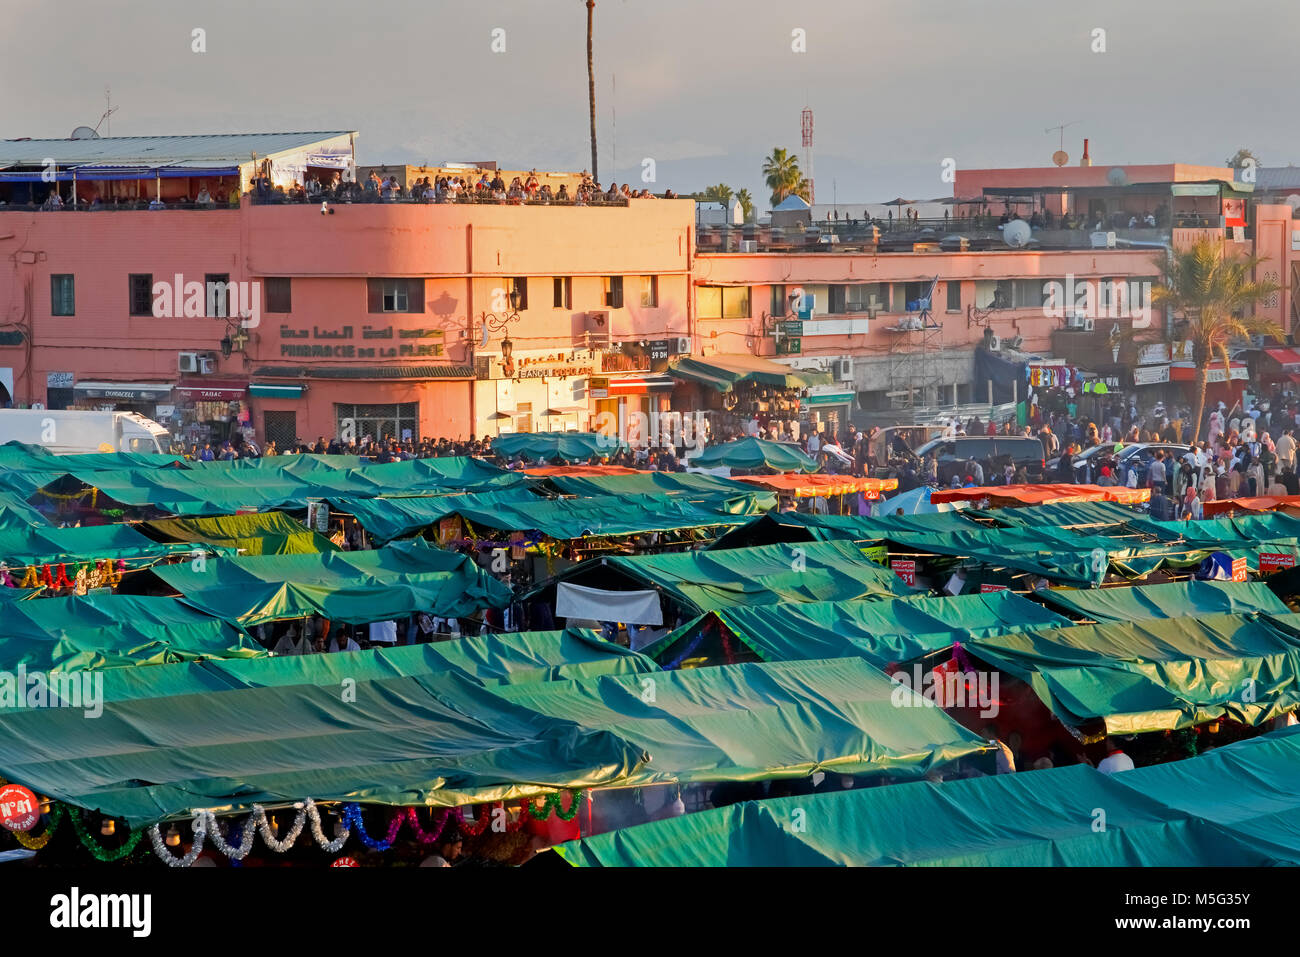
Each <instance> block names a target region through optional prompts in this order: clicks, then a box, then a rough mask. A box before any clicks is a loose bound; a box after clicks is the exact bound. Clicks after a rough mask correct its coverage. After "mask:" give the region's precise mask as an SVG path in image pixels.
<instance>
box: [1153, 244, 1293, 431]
mask: <svg viewBox="0 0 1300 957" xmlns="http://www.w3.org/2000/svg"><path fill="white" fill-rule="evenodd" d="M1261 262H1263V259H1262V257H1260V256H1236V255H1229V254H1228V253H1227V252H1226V250H1225V249H1224V246H1223V241H1222V240H1221V239H1209V238H1206V239H1201V240H1198V241H1197V242H1196V243H1195V244H1194V245H1192V246H1190V247H1188V248H1186V249H1182V250H1175V251H1174V252H1173V253H1172V255H1169V256H1161V257H1160V258H1159V259H1158V261H1157V264H1158V266H1159V268H1160V281H1159V282H1157V283H1156V285H1155V286H1154V288H1152V290H1151V299H1152V301H1153V302H1154V303H1156V304H1157V305H1164V306H1169V307H1171V308H1172V309H1173V310H1174V311H1175V312H1181V313H1183V315H1184V316H1186V319H1187V333H1186V338H1187V339H1189V340H1190V341H1191V343H1192V356H1193V359H1194V360H1195V362H1196V415H1195V418H1194V419H1193V420H1192V421H1193V422H1194V423H1195V426H1194V429H1195V431H1194V433H1193V435H1192V441H1193V442H1196V441H1199V440H1200V437H1201V425H1202V417H1203V416H1204V414H1205V385H1206V381H1207V379H1208V377H1209V371H1210V363H1211V362H1212V361H1213V360H1214V359H1216V358H1221V359H1222V360H1223V368H1224V371H1225V373H1228V369H1229V361H1228V346H1229V344H1230V343H1231V341H1232V340H1233V339H1247V338H1249V337H1250V336H1255V335H1264V336H1276V335H1278V334H1279V333H1280V332H1281V330H1280V329H1279V328H1278V326H1277V324H1276V323H1274V322H1272V321H1270V320H1268V319H1265V318H1264V317H1262V316H1256V315H1253V314H1252V315H1246V313H1247V311H1248V310H1253V308H1254V306H1255V304H1256V303H1258V302H1259V301H1260V300H1261V299H1263V298H1265V297H1266V296H1270V295H1272V294H1273V293H1275V292H1277V291H1278V289H1279V288H1280V287H1279V286H1278V285H1277V284H1276V283H1272V282H1257V281H1255V280H1254V279H1252V278H1251V277H1252V275H1253V274H1254V272H1255V269H1256V267H1258V266H1259V265H1260V264H1261ZM1228 374H1231V373H1228Z"/></svg>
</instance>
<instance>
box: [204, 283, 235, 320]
mask: <svg viewBox="0 0 1300 957" xmlns="http://www.w3.org/2000/svg"><path fill="white" fill-rule="evenodd" d="M203 287H204V288H205V289H206V290H207V292H208V311H207V313H206V315H208V316H211V317H214V318H218V319H225V318H228V317H229V316H230V273H227V272H210V273H208V274H207V275H205V276H204V277H203Z"/></svg>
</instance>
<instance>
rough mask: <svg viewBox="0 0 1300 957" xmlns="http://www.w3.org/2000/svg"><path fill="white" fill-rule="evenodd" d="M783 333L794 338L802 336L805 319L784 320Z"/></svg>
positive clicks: (782, 324)
mask: <svg viewBox="0 0 1300 957" xmlns="http://www.w3.org/2000/svg"><path fill="white" fill-rule="evenodd" d="M781 335H783V336H789V337H791V338H794V339H799V338H802V336H803V320H802V319H786V320H785V321H783V322H782V323H781Z"/></svg>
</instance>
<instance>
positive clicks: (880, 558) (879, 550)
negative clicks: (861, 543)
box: [862, 545, 889, 565]
mask: <svg viewBox="0 0 1300 957" xmlns="http://www.w3.org/2000/svg"><path fill="white" fill-rule="evenodd" d="M862 554H863V555H865V556H866V558H867V561H869V562H875V563H876V564H877V565H883V564H885V562H886V561H888V560H889V547H888V546H886V545H872V546H870V547H868V548H864V549H862Z"/></svg>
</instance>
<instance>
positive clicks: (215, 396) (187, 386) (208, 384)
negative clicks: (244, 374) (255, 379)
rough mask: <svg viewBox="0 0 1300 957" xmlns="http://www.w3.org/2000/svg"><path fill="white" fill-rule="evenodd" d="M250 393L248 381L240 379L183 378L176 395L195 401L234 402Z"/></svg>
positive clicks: (177, 385) (178, 384)
mask: <svg viewBox="0 0 1300 957" xmlns="http://www.w3.org/2000/svg"><path fill="white" fill-rule="evenodd" d="M247 394H248V383H247V382H241V381H240V380H238V379H207V378H204V379H181V381H180V382H178V383H176V393H175V395H176V397H177V398H178V399H189V400H191V401H193V402H234V401H237V400H239V399H242V398H243V397H244V396H246V395H247Z"/></svg>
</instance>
